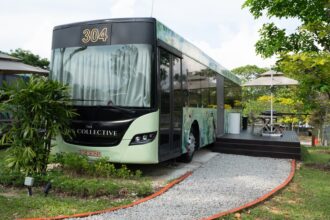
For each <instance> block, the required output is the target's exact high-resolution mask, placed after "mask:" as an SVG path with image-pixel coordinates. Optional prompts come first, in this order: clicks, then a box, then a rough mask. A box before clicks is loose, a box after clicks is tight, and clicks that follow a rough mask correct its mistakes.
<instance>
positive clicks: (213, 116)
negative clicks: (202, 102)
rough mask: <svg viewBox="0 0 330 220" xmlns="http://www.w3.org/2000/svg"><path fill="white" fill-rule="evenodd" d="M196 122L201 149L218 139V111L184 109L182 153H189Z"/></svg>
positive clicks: (210, 109) (212, 109) (211, 109)
mask: <svg viewBox="0 0 330 220" xmlns="http://www.w3.org/2000/svg"><path fill="white" fill-rule="evenodd" d="M194 121H197V122H198V125H199V134H200V140H199V143H200V147H204V146H206V145H208V144H211V143H214V141H215V137H216V121H217V110H216V109H214V108H190V107H185V108H183V128H182V137H183V138H182V153H186V152H187V148H186V146H187V145H188V137H189V132H190V129H191V126H192V123H193V122H194Z"/></svg>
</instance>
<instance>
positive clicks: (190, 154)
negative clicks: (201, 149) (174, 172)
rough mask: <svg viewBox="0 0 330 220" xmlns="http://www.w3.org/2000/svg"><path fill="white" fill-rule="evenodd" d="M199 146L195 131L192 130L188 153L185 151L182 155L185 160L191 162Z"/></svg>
mask: <svg viewBox="0 0 330 220" xmlns="http://www.w3.org/2000/svg"><path fill="white" fill-rule="evenodd" d="M196 146H197V141H196V135H195V134H194V132H193V131H190V134H189V139H188V145H187V153H185V154H184V155H183V157H182V159H183V162H185V163H190V162H191V161H192V159H193V157H194V154H195V150H196Z"/></svg>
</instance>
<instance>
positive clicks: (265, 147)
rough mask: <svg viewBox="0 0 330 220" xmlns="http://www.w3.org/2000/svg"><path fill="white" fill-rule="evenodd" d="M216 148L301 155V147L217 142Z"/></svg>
mask: <svg viewBox="0 0 330 220" xmlns="http://www.w3.org/2000/svg"><path fill="white" fill-rule="evenodd" d="M215 146H217V147H219V148H221V147H225V148H238V149H246V150H256V151H258V150H259V151H270V152H287V153H299V154H300V146H299V145H298V146H295V145H292V146H286V145H263V144H262V143H259V142H256V143H251V144H250V143H249V144H246V143H237V142H231V143H230V142H216V143H215Z"/></svg>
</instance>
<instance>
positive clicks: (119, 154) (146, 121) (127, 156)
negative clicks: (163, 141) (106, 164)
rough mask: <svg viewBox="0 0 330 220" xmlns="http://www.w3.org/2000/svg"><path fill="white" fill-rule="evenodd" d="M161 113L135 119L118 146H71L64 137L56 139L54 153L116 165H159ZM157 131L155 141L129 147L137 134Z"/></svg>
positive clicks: (157, 112)
mask: <svg viewBox="0 0 330 220" xmlns="http://www.w3.org/2000/svg"><path fill="white" fill-rule="evenodd" d="M158 129H159V111H156V112H152V113H149V114H146V115H143V116H141V117H139V118H137V119H135V120H134V121H133V122H132V124H131V125H130V126H129V128H128V130H127V131H126V133H125V135H124V137H123V139H122V140H121V142H120V143H119V144H118V145H117V146H111V147H91V146H81V145H74V144H69V143H66V142H64V141H63V139H62V137H60V136H58V137H57V138H56V142H55V147H54V148H53V151H52V153H59V152H75V153H80V154H86V155H88V156H89V158H90V159H92V160H93V159H97V158H99V157H108V158H109V161H110V162H116V163H139V164H154V163H158V162H159V160H158V137H159V131H158ZM154 131H157V135H156V137H155V139H154V140H153V141H152V142H150V143H147V144H140V145H129V144H130V142H131V140H132V138H133V137H134V136H135V135H136V134H142V133H149V132H154Z"/></svg>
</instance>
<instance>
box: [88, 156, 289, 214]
mask: <svg viewBox="0 0 330 220" xmlns="http://www.w3.org/2000/svg"><path fill="white" fill-rule="evenodd" d="M290 169H291V161H290V160H285V159H272V158H262V157H248V156H239V155H229V154H219V155H218V156H216V157H214V158H213V159H212V160H210V161H209V162H207V163H205V164H204V165H203V166H201V167H200V168H199V169H198V170H196V171H195V172H194V173H193V174H192V175H191V176H190V177H188V178H187V179H186V180H184V181H182V182H181V183H179V184H177V185H176V186H174V187H173V188H171V189H170V190H169V191H167V192H166V193H164V194H163V195H161V196H159V197H156V198H154V199H152V200H149V201H147V202H145V203H141V204H139V205H137V206H134V207H131V208H127V209H122V210H118V211H115V212H110V213H105V214H101V215H96V216H91V217H88V218H85V219H93V220H98V219H125V220H126V219H132V220H137V219H143V220H149V219H150V220H151V219H152V220H154V219H175V220H177V219H180V220H181V219H189V220H190V219H201V218H203V217H208V216H211V215H213V214H216V213H218V212H222V211H227V210H229V209H232V208H235V207H238V206H241V205H243V204H246V203H248V202H250V201H252V200H255V199H257V198H259V197H260V196H262V195H264V194H266V193H268V192H269V191H271V190H272V189H274V188H275V187H276V186H278V185H279V184H281V183H282V182H284V181H285V179H286V178H287V177H288V176H289V173H290Z"/></svg>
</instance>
